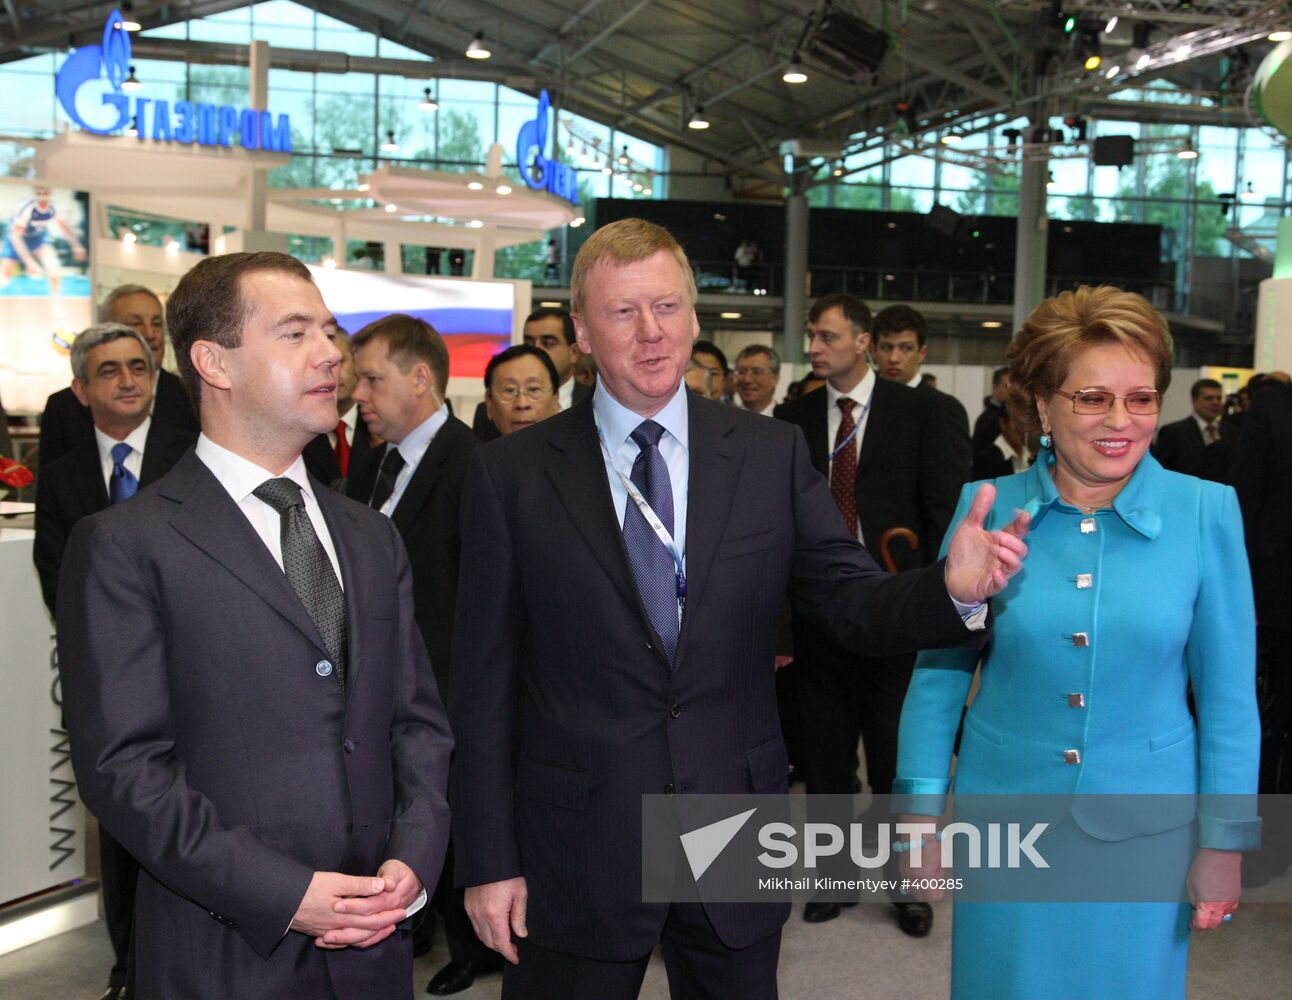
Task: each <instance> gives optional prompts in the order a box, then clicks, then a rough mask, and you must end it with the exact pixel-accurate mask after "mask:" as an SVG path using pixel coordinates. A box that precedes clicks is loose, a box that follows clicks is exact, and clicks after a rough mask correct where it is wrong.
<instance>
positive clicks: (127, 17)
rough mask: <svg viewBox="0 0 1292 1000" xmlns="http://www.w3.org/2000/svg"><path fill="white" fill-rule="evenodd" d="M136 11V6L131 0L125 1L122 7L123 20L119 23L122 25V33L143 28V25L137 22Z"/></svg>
mask: <svg viewBox="0 0 1292 1000" xmlns="http://www.w3.org/2000/svg"><path fill="white" fill-rule="evenodd" d="M134 10H135V5H134V4H132V3H131V2H130V0H125V3H123V4H122V5H121V20H120V21H118V22H117V23H118V24H119V25H121V30H122V31H139V30H140V29H141V28H143V25H142V24H140V23H139V22H138V21H136V20H135V17H134Z"/></svg>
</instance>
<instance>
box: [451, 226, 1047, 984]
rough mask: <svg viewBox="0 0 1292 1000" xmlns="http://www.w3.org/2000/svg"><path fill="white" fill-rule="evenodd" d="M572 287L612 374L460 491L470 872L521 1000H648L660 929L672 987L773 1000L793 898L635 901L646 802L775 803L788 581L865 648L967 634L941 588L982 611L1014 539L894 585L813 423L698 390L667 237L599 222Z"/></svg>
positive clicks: (497, 456) (684, 266) (502, 450)
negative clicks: (649, 969)
mask: <svg viewBox="0 0 1292 1000" xmlns="http://www.w3.org/2000/svg"><path fill="white" fill-rule="evenodd" d="M571 291H572V303H573V313H574V317H575V323H576V326H577V328H578V333H579V346H580V348H581V349H582V350H585V351H590V352H591V353H592V355H593V356H594V357H595V358H596V361H597V367H598V370H599V372H600V375H599V381H600V384H599V386H598V388H597V391H596V393H595V395H594V396H593V398H592V402H591V405H588V406H576V407H574V408H573V409H572V410H570V411H568V412H565V413H558V414H557V415H556V416H554V417H551V418H549V419H547V420H544V421H543V422H542V423H540V424H537V425H535V426H534V427H532V428H530V429H528V430H526V431H524V432H522V433H519V434H513V435H509V436H507V437H505V438H503V439H502V440H500V441H498V442H495V443H493V444H490V445H488V446H486V447H484V448H481V449H479V450H478V451H477V452H476V453H475V455H474V456H473V457H472V463H471V469H470V471H469V473H468V477H467V488H466V494H465V498H464V503H463V549H464V551H466V552H469V553H470V559H471V561H470V566H471V570H470V572H464V573H463V575H462V579H461V580H460V582H459V588H460V593H459V601H458V618H457V626H456V629H455V636H456V645H455V657H456V659H455V662H454V667H453V670H454V675H453V685H452V694H451V715H452V718H453V722H454V727H455V729H456V730H457V733H458V749H457V752H456V756H455V759H454V770H453V785H452V795H453V797H454V798H453V803H454V804H453V809H454V831H455V837H456V838H457V843H458V845H459V850H458V857H457V868H456V873H457V877H458V881H459V883H460V884H462V885H464V886H467V887H469V888H468V889H467V912H468V913H469V914H470V915H471V919H472V922H473V924H474V925H475V927H476V931H477V933H479V934H480V935H481V938H482V940H484V941H485V943H486V944H488V945H490V946H491V947H493V948H495V949H496V950H498V951H500V952H501V953H502V954H503V955H504V956H505V957H506V958H507V959H508V960H509V962H510V963H514V964H509V965H508V966H507V968H506V970H505V973H504V979H503V994H502V995H503V997H504V998H506V1000H511V998H516V997H523V998H525V1000H543V998H553V1000H556V998H559V1000H582V998H587V1000H591V998H596V1000H626V998H631V997H635V996H636V995H637V992H638V989H639V987H640V984H641V980H642V976H643V974H644V972H645V968H646V963H647V961H648V958H649V955H650V953H651V950H652V948H653V947H654V946H655V944H656V942H657V941H659V940H661V939H662V942H663V953H664V960H665V963H666V965H667V967H668V975H669V980H670V983H671V984H672V989H673V991H674V995H675V996H679V997H682V996H685V997H713V998H717V997H741V998H742V1000H764V998H770V997H773V996H774V995H775V993H776V962H777V956H778V952H779V943H780V928H781V925H782V924H783V923H784V921H785V917H786V915H787V912H788V907H786V906H783V905H780V904H777V903H768V904H747V905H745V904H736V905H721V904H708V903H674V904H671V905H670V904H666V903H650V902H643V899H642V884H641V867H640V861H641V808H642V795H643V794H645V793H654V794H660V793H666V794H672V793H674V792H679V793H721V792H742V793H747V792H751V791H765V792H784V791H785V788H786V777H787V770H788V762H787V760H786V757H785V748H784V744H783V743H782V741H781V735H780V726H779V723H778V720H777V713H776V696H775V680H774V676H773V671H772V659H773V654H774V651H775V643H776V637H777V626H778V625H779V623H780V610H781V604H782V601H783V600H784V598H785V594H786V592H787V590H788V591H789V592H790V593H791V594H792V595H793V598H794V600H795V601H796V603H798V604H799V606H801V607H802V608H804V610H810V611H814V612H816V613H818V614H820V615H821V616H822V617H824V618H826V619H828V620H829V621H831V622H832V623H833V624H834V625H835V627H837V628H838V629H839V630H840V632H841V634H843V635H844V636H845V637H846V639H847V641H848V642H849V643H850V644H853V645H856V646H858V647H861V648H864V649H867V650H868V651H869V652H872V653H887V652H896V651H897V650H900V649H907V648H912V647H915V646H918V645H920V644H925V643H948V644H950V643H957V642H972V641H974V633H972V632H971V631H970V628H971V626H968V625H966V624H965V620H964V619H963V618H962V614H963V613H966V612H967V613H970V614H974V613H978V614H981V612H980V611H979V612H972V611H968V609H965V611H962V610H960V609H957V608H956V606H955V604H954V603H953V601H952V599H951V597H950V596H948V590H949V591H950V593H951V594H954V595H955V596H956V597H958V598H960V599H961V600H962V601H964V602H965V603H966V604H974V603H976V602H979V601H982V600H984V599H985V598H986V597H987V596H988V594H989V593H990V592H992V591H994V590H995V589H997V588H998V587H999V586H1003V585H1004V582H1005V579H1006V577H1007V576H1008V575H1009V574H1010V573H1012V572H1013V571H1014V570H1015V569H1016V568H1017V566H1018V565H1019V558H1020V556H1021V552H1022V551H1023V548H1024V547H1023V545H1022V544H1021V542H1020V541H1019V539H1018V538H1017V537H1015V536H1014V535H1013V534H1007V535H1002V534H999V533H989V532H985V531H984V530H983V529H982V527H981V520H980V519H978V520H977V522H976V523H970V522H966V526H965V528H964V529H963V531H962V532H961V533H959V534H958V535H957V538H956V541H955V542H954V543H953V547H952V559H951V565H952V566H953V568H952V569H951V570H950V571H949V575H948V577H947V582H946V583H944V582H943V578H942V573H943V566H942V565H939V566H936V567H933V568H931V569H929V570H927V571H923V572H919V573H914V574H909V575H905V576H901V577H886V576H885V575H884V574H882V573H880V572H879V570H878V568H877V567H876V566H875V564H874V562H873V561H872V560H871V559H870V558H869V556H867V555H866V553H865V551H864V550H863V549H862V548H861V547H860V546H859V545H858V544H857V542H856V539H855V538H849V537H848V536H847V534H846V533H845V532H844V531H843V529H842V524H841V523H840V520H839V515H838V513H837V512H835V511H833V507H832V504H831V501H830V497H829V494H828V492H827V489H826V486H825V483H824V482H823V481H822V480H821V478H820V476H819V475H818V474H817V473H816V472H815V471H814V470H813V469H812V467H811V464H810V462H809V460H808V457H807V454H806V448H805V446H804V443H803V438H802V435H801V434H800V433H799V432H798V431H797V430H795V429H794V428H792V427H789V426H787V425H785V424H784V423H782V422H780V421H775V420H767V419H765V418H763V417H760V416H758V415H756V414H751V413H745V412H743V411H742V410H740V409H738V408H735V407H730V406H723V405H720V404H717V403H713V402H710V401H708V400H705V399H702V398H701V397H699V396H698V395H696V394H695V393H692V392H688V391H687V390H685V389H684V388H682V387H681V386H682V376H683V372H684V370H685V368H686V366H687V363H688V359H689V356H690V345H691V342H692V341H693V340H694V339H695V337H696V336H697V334H698V333H699V327H698V323H697V321H696V318H695V310H694V303H695V285H694V280H693V278H692V276H691V269H690V266H689V263H688V262H687V260H686V257H685V255H684V254H683V253H682V250H681V248H680V247H679V246H678V245H677V242H676V241H675V240H674V239H673V238H672V237H671V236H670V235H669V234H668V233H667V232H666V231H664V230H663V229H660V228H659V227H658V226H655V225H653V224H651V223H647V222H643V221H642V220H640V219H627V220H621V221H619V222H615V223H612V224H611V225H609V226H606V227H605V228H603V229H602V230H600V231H598V232H597V233H594V234H593V235H592V236H591V237H590V238H589V239H588V240H587V242H586V243H585V244H584V245H583V248H582V249H581V250H580V252H579V255H578V258H577V259H576V261H575V263H574V268H573V272H572V277H571ZM626 483H631V484H632V490H633V491H634V492H635V493H636V494H637V496H638V497H640V499H636V498H634V500H633V502H629V488H628V486H627V485H625V484H626ZM990 493H991V491H990V489H988V497H989V495H990ZM980 499H984V498H980ZM642 502H646V503H648V504H649V505H650V507H651V508H652V510H653V512H654V514H653V515H652V520H655V521H657V522H658V523H659V524H660V528H659V529H658V530H657V529H655V528H652V527H651V526H650V525H651V522H650V521H648V520H647V519H646V517H645V516H644V515H643V514H642V513H641V506H640V505H641V504H642ZM971 520H972V519H971ZM1020 528H1021V524H1020V525H1016V526H1015V530H1019V529H1020ZM665 535H667V536H668V541H667V542H666V541H665V538H664V536H665ZM970 578H972V579H973V580H975V581H977V582H976V583H975V584H969V583H968V580H969V579H970ZM977 635H978V636H980V637H981V636H982V635H983V633H977Z"/></svg>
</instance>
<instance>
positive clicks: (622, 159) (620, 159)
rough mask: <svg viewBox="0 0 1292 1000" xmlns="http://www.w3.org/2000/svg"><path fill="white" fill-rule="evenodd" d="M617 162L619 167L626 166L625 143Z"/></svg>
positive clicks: (626, 152)
mask: <svg viewBox="0 0 1292 1000" xmlns="http://www.w3.org/2000/svg"><path fill="white" fill-rule="evenodd" d="M619 162H620V164H621V165H623V166H625V167H626V166H627V165H628V144H627V143H625V144H624V150H623V152H622V153H620V154H619Z"/></svg>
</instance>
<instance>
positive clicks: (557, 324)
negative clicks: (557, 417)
mask: <svg viewBox="0 0 1292 1000" xmlns="http://www.w3.org/2000/svg"><path fill="white" fill-rule="evenodd" d="M521 342H522V343H524V344H528V345H529V346H530V347H537V348H538V349H539V350H540V351H545V352H546V353H547V356H548V357H549V358H551V359H552V364H553V365H555V366H556V375H557V378H558V379H559V381H560V390H559V392H558V396H557V399H558V402H559V404H560V408H561V409H562V410H568V409H569V408H570V407H571V406H573V405H574V404H575V403H581V402H583V400H585V399H587V398H588V397H589V396H590V395H592V389H591V388H589V387H588V386H586V385H584V384H583V383H582V382H580V381H579V380H578V379H576V378H575V377H574V369H575V367H576V366H577V365H578V361H579V353H580V352H579V345H578V344H577V343H576V341H575V337H574V323H573V321H572V320H571V319H570V314H569V312H568V311H567V310H565V309H559V308H556V307H554V306H544V307H542V308H540V309H535V310H534V311H533V312H532V313H530V314H529V315H528V316H526V317H525V325H524V327H523V328H522V329H521ZM471 429H472V430H474V431H475V433H476V437H478V438H479V439H480V440H481V441H492V440H493V439H494V438H496V437H498V433H499V429H498V428H497V427H495V426H493V424H492V423H490V421H489V414H488V412H487V408H486V407H485V404H484V403H483V402H481V403H480V404H479V405H478V406H477V407H476V412H475V416H474V417H473V418H472V421H471Z"/></svg>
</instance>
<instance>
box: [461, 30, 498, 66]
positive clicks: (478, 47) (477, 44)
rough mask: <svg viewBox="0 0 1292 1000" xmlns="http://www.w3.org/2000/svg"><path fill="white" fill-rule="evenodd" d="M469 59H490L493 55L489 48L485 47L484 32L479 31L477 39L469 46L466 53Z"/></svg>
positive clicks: (476, 35)
mask: <svg viewBox="0 0 1292 1000" xmlns="http://www.w3.org/2000/svg"><path fill="white" fill-rule="evenodd" d="M465 55H466V57H467V58H468V59H488V58H489V57H490V56H492V55H493V53H492V52H490V51H489V46H487V45H485V40H484V32H483V31H477V32H476V33H475V37H474V38H472V39H471V41H470V42H469V43H468V44H467V50H466V53H465Z"/></svg>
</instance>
